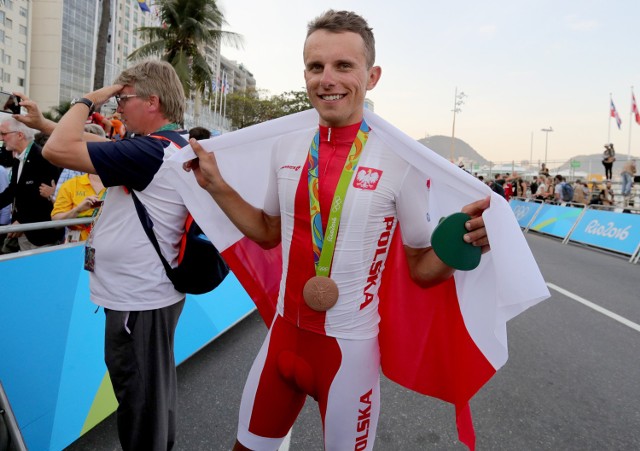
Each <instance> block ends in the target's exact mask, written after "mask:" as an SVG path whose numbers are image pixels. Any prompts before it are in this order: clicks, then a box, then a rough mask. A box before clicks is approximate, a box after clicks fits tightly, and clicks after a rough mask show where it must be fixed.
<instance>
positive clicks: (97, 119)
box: [85, 107, 113, 136]
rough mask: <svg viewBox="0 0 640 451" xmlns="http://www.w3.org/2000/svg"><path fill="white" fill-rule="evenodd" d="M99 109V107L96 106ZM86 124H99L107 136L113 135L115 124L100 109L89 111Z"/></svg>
mask: <svg viewBox="0 0 640 451" xmlns="http://www.w3.org/2000/svg"><path fill="white" fill-rule="evenodd" d="M96 109H98V107H96ZM85 124H97V125H99V126H100V127H102V129H103V130H104V133H105V136H111V130H112V129H113V126H112V125H111V121H110V120H109V119H107V118H106V117H104V116H103V115H102V114H100V113H99V110H98V111H93V112H89V116H88V117H87V120H86V121H85Z"/></svg>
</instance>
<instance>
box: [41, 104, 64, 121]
mask: <svg viewBox="0 0 640 451" xmlns="http://www.w3.org/2000/svg"><path fill="white" fill-rule="evenodd" d="M69 108H71V102H61V103H60V104H59V105H58V106H54V107H51V108H50V109H49V111H47V112H44V113H42V115H43V116H44V117H46V118H47V119H49V120H52V121H54V122H58V121H59V120H60V119H61V118H62V116H64V115H65V113H66V112H67V111H69Z"/></svg>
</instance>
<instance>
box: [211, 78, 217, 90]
mask: <svg viewBox="0 0 640 451" xmlns="http://www.w3.org/2000/svg"><path fill="white" fill-rule="evenodd" d="M217 91H218V82H217V81H216V79H215V78H213V79H212V80H211V92H217Z"/></svg>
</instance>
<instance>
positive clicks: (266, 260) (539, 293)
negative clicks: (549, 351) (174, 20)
mask: <svg viewBox="0 0 640 451" xmlns="http://www.w3.org/2000/svg"><path fill="white" fill-rule="evenodd" d="M365 119H366V121H367V124H369V126H370V127H371V130H372V131H371V133H370V134H369V140H379V142H382V143H384V144H385V145H386V146H387V147H388V148H389V149H390V151H393V152H397V153H398V155H399V156H400V157H401V158H404V159H405V160H406V161H407V162H408V163H410V164H411V165H413V166H414V167H416V168H417V169H418V170H420V171H421V172H422V173H423V174H424V175H425V177H428V180H429V181H430V184H429V189H430V194H429V210H430V215H431V217H433V218H439V217H442V216H446V215H448V214H451V213H453V212H456V211H460V209H461V208H462V206H464V205H466V204H468V203H470V202H473V201H476V200H478V199H482V198H485V197H487V196H491V206H490V208H488V209H487V210H486V211H485V212H484V214H483V217H484V219H485V224H486V227H487V233H488V236H489V238H490V240H491V252H489V253H487V254H484V255H483V256H482V260H481V262H480V265H479V266H478V267H477V268H476V269H474V270H473V271H457V272H456V273H455V275H454V277H452V278H450V279H449V280H448V281H446V282H445V283H442V284H439V285H437V286H435V287H433V288H426V289H425V288H420V287H418V286H417V285H416V284H415V283H413V282H412V281H411V280H410V278H409V274H408V267H407V263H406V258H405V257H404V254H403V253H404V249H403V246H402V241H401V238H400V235H399V234H400V233H401V232H400V230H399V227H398V228H397V229H396V236H394V238H393V241H392V244H391V246H390V250H389V257H388V259H387V262H386V265H385V268H386V269H385V270H384V272H383V276H382V282H381V287H380V291H379V296H380V304H379V313H380V317H381V322H380V352H381V365H382V371H383V372H384V374H385V375H387V377H389V378H390V379H392V380H393V381H395V382H397V383H399V384H401V385H403V386H405V387H408V388H410V389H412V390H415V391H417V392H419V393H422V394H425V395H429V396H434V397H437V398H439V399H442V400H445V401H447V402H450V403H452V404H453V405H454V406H455V408H456V422H457V424H458V433H459V437H460V439H461V440H462V441H463V442H464V443H466V444H467V445H468V446H469V447H470V448H473V447H474V444H475V434H474V431H473V424H472V422H471V415H470V410H469V400H470V399H471V398H472V397H473V395H474V394H475V393H476V392H477V391H478V390H479V389H480V388H481V387H482V386H483V385H484V384H485V383H486V382H487V381H488V380H489V379H491V377H492V376H493V375H494V374H495V372H496V371H497V370H498V369H499V368H500V367H502V366H503V365H504V364H505V362H506V361H507V357H508V355H507V349H508V348H507V329H506V322H507V321H508V320H510V319H511V318H514V317H515V316H517V315H518V314H520V313H521V312H523V311H524V310H526V309H527V308H529V307H531V306H533V305H535V304H536V303H538V302H540V301H542V300H543V299H545V298H547V297H549V291H548V289H547V287H546V285H545V283H544V280H543V278H542V275H541V274H540V270H539V269H538V267H537V264H536V262H535V260H534V258H533V256H532V254H531V251H530V250H529V247H528V245H527V242H526V240H525V238H524V236H523V234H522V232H521V230H520V226H519V225H518V222H517V220H516V218H515V216H514V214H513V212H512V211H511V208H510V207H509V205H508V204H507V202H506V201H505V200H504V199H503V198H502V197H501V196H499V195H497V194H495V193H493V192H492V191H491V189H490V188H489V187H488V186H486V185H485V184H483V183H482V182H480V181H479V180H477V179H476V178H475V177H473V176H472V175H470V174H467V173H466V172H464V171H460V170H459V169H458V168H457V167H456V166H454V165H451V164H450V163H449V162H448V161H447V160H446V159H444V158H442V157H440V156H439V155H437V154H436V153H435V152H432V151H431V150H429V149H427V148H426V147H424V146H423V145H422V144H420V143H418V142H417V141H415V140H414V139H413V138H411V137H409V136H407V135H405V134H404V133H402V132H401V131H399V130H398V129H396V128H395V127H393V126H392V125H390V124H389V123H387V122H385V121H384V120H383V119H381V118H380V117H379V116H377V115H375V114H374V113H373V112H371V111H369V110H365ZM317 124H318V115H317V113H316V111H315V110H308V111H305V112H302V113H297V114H294V115H290V116H286V117H283V118H279V119H275V120H272V121H268V122H264V123H262V124H258V125H255V126H252V127H248V128H245V129H242V130H238V131H235V132H233V133H227V134H224V135H221V136H219V137H216V138H213V139H210V140H206V141H201V144H202V145H203V146H204V147H205V149H207V150H209V151H213V150H215V153H216V159H217V161H218V165H219V167H220V171H221V172H222V174H224V177H225V180H226V181H227V182H228V183H229V184H230V185H231V186H232V187H233V188H234V189H236V190H237V191H238V192H239V194H240V195H241V196H242V197H243V198H244V199H245V200H247V202H249V203H251V204H252V205H255V206H257V207H258V208H262V206H263V205H264V197H265V196H264V193H265V191H266V190H267V184H268V180H269V176H270V170H271V164H270V162H271V152H273V150H274V149H275V148H277V146H276V145H275V144H276V142H277V141H278V139H279V138H281V137H282V136H283V135H286V134H289V133H294V132H296V133H308V135H309V142H311V139H312V138H313V135H314V133H315V130H316V128H317ZM194 156H195V155H194V154H193V151H192V150H191V149H190V148H189V147H186V148H184V149H183V151H182V152H178V153H176V154H175V155H174V156H173V157H172V158H170V159H169V160H167V161H166V162H165V163H164V164H165V165H167V168H168V170H169V171H174V174H173V175H174V177H172V180H175V184H176V189H177V190H178V192H179V193H180V194H181V196H182V198H183V199H185V203H186V204H187V205H186V206H187V208H188V209H189V211H190V212H191V214H192V215H193V217H194V219H195V220H196V221H197V222H198V224H199V225H200V226H201V227H202V229H203V230H204V232H205V234H206V235H207V236H209V237H211V241H213V242H214V244H215V246H216V247H217V248H218V249H219V250H220V251H221V253H222V255H223V257H224V259H225V260H226V261H227V263H228V264H229V266H230V267H231V269H232V270H233V272H234V274H235V276H236V277H237V279H238V280H239V281H240V283H241V284H242V285H243V287H244V288H245V290H246V291H247V293H248V294H249V295H250V296H251V298H252V299H253V300H254V302H255V303H256V305H257V306H258V309H259V311H260V313H261V315H262V317H263V319H264V320H265V322H266V323H267V325H268V324H271V319H272V318H273V316H274V314H275V302H276V300H277V296H278V291H279V288H280V278H281V276H282V255H281V248H280V246H279V247H277V248H275V249H271V250H269V251H265V250H263V249H262V248H261V247H260V246H258V245H257V244H256V243H254V242H252V241H250V240H249V239H247V238H246V237H244V236H243V235H242V234H241V233H240V231H239V230H238V229H236V228H235V226H234V225H233V224H232V223H231V222H230V221H229V220H228V219H227V217H226V216H225V215H224V213H222V211H221V210H220V208H219V207H218V206H217V204H216V203H215V202H214V201H213V200H212V198H211V196H210V195H209V194H208V193H207V192H206V191H204V190H203V189H201V188H200V187H199V185H198V184H197V182H196V181H195V177H194V176H193V174H191V173H187V172H185V171H184V170H183V169H182V163H183V162H184V161H187V160H189V159H191V158H194ZM247 162H251V164H247ZM301 164H303V162H301ZM239 167H240V168H242V170H241V171H238V169H237V168H239ZM400 226H402V224H400ZM514 259H515V260H514ZM505 261H509V262H510V264H509V265H504V264H503V263H504V262H505Z"/></svg>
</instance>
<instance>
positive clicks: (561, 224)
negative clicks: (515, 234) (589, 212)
mask: <svg viewBox="0 0 640 451" xmlns="http://www.w3.org/2000/svg"><path fill="white" fill-rule="evenodd" d="M583 211H584V209H583V208H573V207H563V206H560V205H550V204H545V205H543V206H542V209H541V210H540V213H538V216H536V219H535V221H534V222H533V224H531V227H530V230H535V231H536V232H542V233H547V234H549V235H554V236H557V237H560V238H564V237H565V236H567V235H568V234H569V232H570V231H571V228H572V227H573V225H574V224H575V223H576V221H577V220H578V217H579V216H580V214H581V213H582V212H583Z"/></svg>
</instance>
